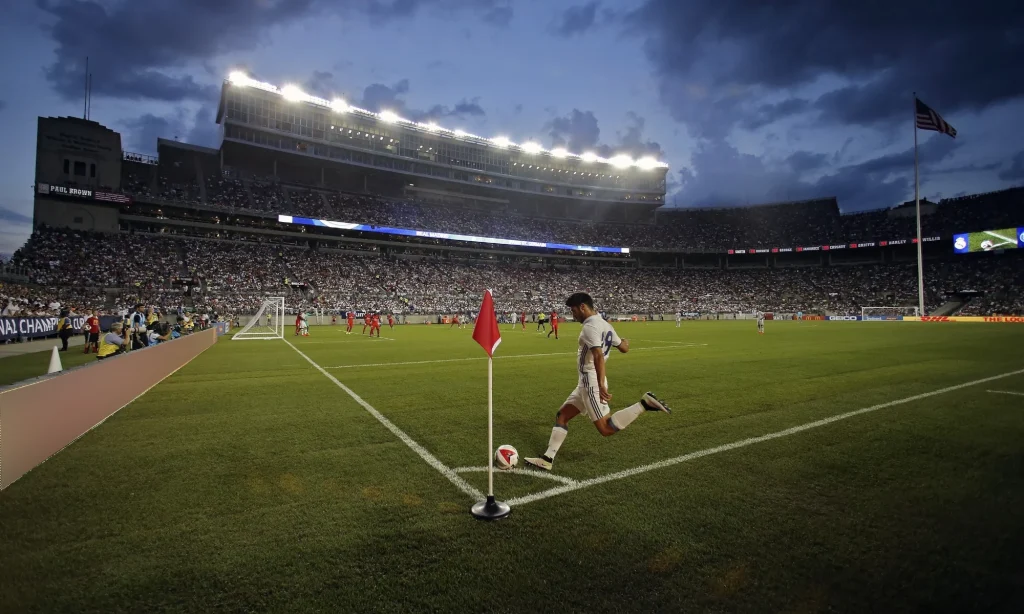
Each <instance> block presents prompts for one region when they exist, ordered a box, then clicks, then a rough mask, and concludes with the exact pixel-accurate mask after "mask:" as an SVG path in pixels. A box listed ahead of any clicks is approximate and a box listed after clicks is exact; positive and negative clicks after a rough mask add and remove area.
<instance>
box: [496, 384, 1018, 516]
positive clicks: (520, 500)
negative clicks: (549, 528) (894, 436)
mask: <svg viewBox="0 0 1024 614" xmlns="http://www.w3.org/2000/svg"><path fill="white" fill-rule="evenodd" d="M1022 373H1024V369H1018V370H1016V371H1010V372H1008V373H1002V374H1000V375H993V376H992V377H985V378H982V379H978V380H974V381H972V382H965V383H963V384H957V385H955V386H947V387H946V388H940V389H938V390H933V391H931V392H925V393H922V394H916V395H914V396H912V397H906V398H904V399H898V400H896V401H889V402H888V403H880V404H878V405H872V406H871V407H864V408H862V409H857V410H854V411H849V412H846V413H844V414H839V415H836V416H832V417H830V418H824V419H822V420H815V421H814V422H808V423H806V424H801V425H799V426H794V427H792V428H788V429H785V430H782V431H776V432H774V433H768V434H767V435H761V436H760V437H751V438H749V439H742V440H740V441H735V442H733V443H727V444H724V445H721V446H715V447H714V448H707V449H704V450H698V451H696V452H690V453H689V454H683V455H682V456H677V457H675V458H670V459H667V460H663V461H659V462H656V463H651V464H649V465H641V466H639V467H634V468H632V469H626V470H625V471H618V472H615V473H609V474H608V475H602V476H599V477H596V478H591V479H589V480H582V481H580V482H577V483H576V484H573V485H568V484H567V485H565V486H558V487H555V488H551V489H549V490H544V491H541V492H538V493H534V494H532V495H526V496H524V497H516V498H515V499H509V500H508V501H506V503H508V504H509V505H524V504H526V503H532V502H533V501H540V500H542V499H547V498H548V497H554V496H556V495H562V494H565V493H568V492H573V491H576V490H580V489H583V488H589V487H590V486H597V485H598V484H604V483H605V482H611V481H613V480H621V479H622V478H630V477H633V476H635V475H639V474H641V473H646V472H648V471H654V470H655V469H663V468H665V467H671V466H672V465H678V464H679V463H685V462H686V461H691V460H694V459H696V458H702V457H705V456H710V455H712V454H718V453H719V452H728V451H729V450H735V449H737V448H743V447H746V446H749V445H753V444H755V443H761V442H763V441H769V440H772V439H778V438H780V437H788V436H789V435H795V434H796V433H800V432H802V431H808V430H810V429H813V428H817V427H819V426H825V425H827V424H832V423H833V422H839V421H840V420H846V419H847V418H852V417H854V416H859V415H860V414H866V413H869V412H873V411H878V410H880V409H885V408H887V407H893V406H896V405H902V404H904V403H910V402H912V401H920V400H921V399H927V398H929V397H933V396H936V395H940V394H945V393H947V392H953V391H954V390H960V389H962V388H969V387H970V386H977V385H978V384H984V383H986V382H992V381H995V380H998V379H1003V378H1006V377H1010V376H1013V375H1020V374H1022Z"/></svg>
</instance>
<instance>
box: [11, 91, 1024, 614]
mask: <svg viewBox="0 0 1024 614" xmlns="http://www.w3.org/2000/svg"><path fill="white" fill-rule="evenodd" d="M216 121H217V123H218V126H219V128H220V130H221V143H220V146H219V147H218V148H207V147H202V146H198V145H194V144H190V143H185V142H178V141H175V140H165V139H160V140H159V142H158V143H157V144H156V151H157V152H158V155H157V156H155V157H154V156H148V155H144V154H138V153H132V152H128V151H124V148H123V147H122V142H121V135H120V134H118V133H117V132H116V131H114V130H111V129H109V128H107V127H105V126H102V125H100V124H99V123H96V122H93V121H91V120H86V119H79V118H74V117H40V118H39V120H38V140H37V143H38V145H37V152H36V177H35V184H34V195H35V201H34V216H33V228H34V231H33V233H32V236H31V238H30V239H29V240H28V241H27V242H26V244H25V245H24V246H23V247H22V248H21V249H20V250H18V251H17V252H16V253H15V254H14V256H13V258H12V259H11V261H10V262H8V263H5V264H4V265H3V267H2V269H0V283H2V286H0V302H2V303H3V305H4V312H3V318H2V322H3V325H2V327H0V332H2V334H3V337H2V338H3V340H4V342H5V345H3V346H2V347H3V348H4V349H5V353H4V355H3V357H2V358H0V385H3V386H5V387H4V388H2V389H0V407H2V410H3V414H2V415H0V418H2V420H3V423H2V425H0V429H2V431H0V432H2V434H3V438H2V439H0V459H2V464H0V487H2V488H3V492H2V493H0V526H2V527H3V528H2V529H0V530H2V532H3V538H4V543H5V544H10V546H9V547H8V546H6V545H5V548H4V549H5V554H4V555H3V558H2V559H0V560H2V561H3V566H4V567H5V568H6V569H8V570H9V571H7V572H5V574H6V575H7V578H6V579H5V582H4V591H3V592H4V596H3V597H0V603H2V604H4V605H5V607H4V610H5V611H11V612H14V611H36V610H45V611H52V610H75V611H106V612H110V611H156V610H202V611H210V610H236V611H239V610H240V611H249V610H270V611H283V610H292V609H294V610H303V611H307V610H308V611H318V610H333V611H379V610H387V611H432V610H442V611H452V610H455V611H463V610H474V611H481V610H483V611H512V610H523V609H526V610H541V609H549V608H551V604H552V603H559V602H561V603H564V604H565V605H564V608H565V609H567V610H570V611H576V610H587V611H613V610H623V609H625V610H629V611H694V610H695V611H765V610H770V611H778V610H787V611H790V610H792V611H835V610H841V611H869V610H875V611H879V610H885V611H888V610H892V611H1011V610H1012V607H1011V606H1010V604H1013V603H1017V604H1018V605H1019V603H1021V602H1022V600H1024V583H1022V581H1021V577H1022V576H1021V573H1022V572H1024V570H1022V568H1021V565H1020V556H1019V552H1020V548H1021V547H1022V546H1024V538H1022V534H1021V533H1020V529H1019V526H1018V525H1019V510H1020V508H1021V506H1022V505H1024V488H1022V484H1021V472H1020V471H1019V470H1018V469H1019V466H1020V462H1021V449H1020V441H1021V439H1020V438H1021V436H1022V435H1024V421H1022V418H1021V414H1020V411H1019V410H1020V407H1021V398H1022V396H1024V362H1022V361H1021V357H1020V351H1019V349H1018V348H1019V346H1020V345H1021V342H1022V341H1024V328H1022V327H1021V324H1022V323H1024V290H1022V288H1024V255H1022V254H1024V252H1021V251H1020V250H1019V249H1018V248H1021V247H1024V213H1022V208H1021V202H1022V199H1024V188H1013V189H1009V190H1002V191H997V192H990V193H982V194H974V195H967V196H959V197H955V198H949V199H943V200H940V201H939V202H934V203H933V202H928V201H921V203H920V210H921V216H920V220H921V228H920V233H919V232H918V228H917V217H916V210H915V203H914V202H913V201H911V202H910V203H904V204H902V205H899V206H895V207H892V208H889V209H881V210H877V211H872V212H868V213H859V214H844V213H843V212H842V211H841V208H840V207H841V203H840V202H838V200H837V199H836V198H835V197H833V196H830V195H827V194H823V195H821V196H820V198H817V199H814V200H809V201H799V202H784V203H766V204H762V205H757V206H736V207H725V208H709V209H699V208H698V209H692V208H691V209H675V208H669V207H665V206H664V205H665V202H666V185H667V184H666V175H667V172H668V170H669V169H668V168H667V165H666V164H665V163H663V162H662V161H659V160H656V159H654V158H647V157H642V158H639V159H634V158H632V157H630V156H627V155H614V156H612V157H609V158H605V157H601V156H599V155H597V154H596V153H594V152H585V151H584V152H570V151H566V150H565V149H551V150H548V149H545V148H544V147H542V146H541V145H540V144H538V143H536V142H532V141H530V142H524V143H514V142H511V141H510V140H509V139H508V138H505V137H501V136H495V137H481V136H477V135H473V134H468V133H466V132H463V131H461V130H458V129H454V128H453V127H450V126H441V125H438V124H434V123H420V122H415V121H411V120H408V119H405V118H402V117H400V116H398V115H396V114H394V113H390V112H387V111H383V112H380V113H374V112H371V111H367V110H364V109H360V108H357V107H355V106H352V105H350V104H348V103H347V102H346V101H343V100H337V99H336V100H326V99H322V98H318V97H316V96H312V95H309V94H306V93H305V92H303V91H301V90H300V89H299V88H297V87H295V86H288V85H282V86H277V85H274V84H270V83H265V82H261V81H257V80H255V79H252V78H251V77H249V76H248V75H246V74H243V73H240V72H235V73H232V74H231V75H230V76H229V77H228V78H227V79H225V80H224V82H223V85H222V88H221V93H220V101H219V106H218V109H217V113H216ZM886 204H888V203H880V205H886ZM919 254H920V256H921V262H922V271H921V272H922V275H923V288H921V289H922V290H923V301H921V302H923V307H924V309H923V312H922V310H921V304H920V303H919V285H918V256H919ZM488 290H489V291H490V292H491V296H493V312H482V311H481V304H482V302H483V301H484V299H485V292H486V291H488ZM575 292H586V293H588V294H589V295H590V296H591V297H593V301H594V304H595V309H596V310H597V311H598V312H599V314H600V316H599V317H601V319H602V321H604V320H607V321H608V322H610V323H611V324H612V325H613V326H614V327H615V330H616V331H617V333H618V334H619V335H621V337H622V338H628V339H629V355H628V356H621V357H619V356H616V357H615V360H613V361H611V363H610V366H609V367H608V373H609V378H608V379H609V380H610V381H611V382H612V389H611V392H612V393H614V400H613V401H611V403H610V405H611V406H612V408H613V409H614V408H616V407H622V406H624V405H628V404H629V403H633V402H634V401H635V399H638V398H647V397H645V396H644V395H645V394H646V393H647V392H648V391H654V392H656V393H657V398H659V399H664V400H665V403H667V404H668V405H671V407H672V409H673V410H674V411H673V412H672V414H671V415H650V416H648V415H643V416H642V417H641V418H640V419H639V420H638V421H637V422H636V424H635V426H632V427H631V428H630V429H629V431H626V432H624V433H621V434H619V435H617V436H616V437H613V438H610V439H607V440H604V439H602V438H601V434H600V433H595V432H594V431H593V429H589V428H588V427H586V426H585V424H584V422H585V419H580V420H577V421H575V422H573V423H572V426H571V427H570V429H569V432H570V433H572V437H569V438H568V439H567V440H566V443H565V445H564V447H563V448H562V451H561V452H559V454H558V463H557V464H556V465H555V469H554V470H553V471H551V472H542V471H537V470H534V469H531V468H530V466H529V465H527V464H524V463H520V465H519V466H518V467H516V468H515V469H511V470H508V471H497V472H496V474H495V475H493V476H491V473H490V467H489V464H490V461H491V459H492V458H493V456H492V455H493V452H492V451H493V450H494V448H495V447H496V446H497V445H498V444H510V445H513V446H515V447H516V448H517V449H518V452H519V455H520V456H521V457H524V458H525V457H529V456H534V455H539V454H541V453H543V452H544V446H545V442H546V441H548V438H549V433H550V432H551V428H552V427H551V420H552V416H554V415H555V412H556V411H557V410H558V408H559V405H560V404H561V403H562V401H563V399H564V398H565V396H564V395H565V392H566V391H568V390H570V389H571V387H572V384H573V377H574V373H573V371H572V369H571V366H570V365H569V363H570V361H571V360H572V359H573V358H572V357H573V356H575V355H576V353H577V352H576V349H577V341H576V338H577V336H578V335H580V331H581V326H580V324H579V323H578V322H574V321H573V318H572V315H571V314H570V309H569V307H567V306H566V299H567V297H569V296H570V295H571V294H573V293H575ZM481 313H484V314H485V318H484V319H482V320H481V319H479V318H478V315H479V314H481ZM491 313H493V314H494V315H493V316H492V315H490V314H491ZM135 314H142V315H140V317H141V318H142V321H143V326H136V320H135V317H136V316H135ZM350 314H351V315H352V317H353V318H354V319H357V320H358V321H357V322H356V324H355V326H354V328H352V325H351V324H350V323H349V324H348V325H346V321H347V320H348V321H349V322H351V320H349V315H350ZM374 314H376V315H377V316H378V317H381V318H385V320H388V319H390V320H391V322H390V323H389V322H387V321H385V323H384V324H383V326H380V327H378V328H377V336H376V337H374V336H371V335H372V332H373V328H372V327H371V335H367V334H365V330H366V328H367V327H366V326H364V324H363V318H364V317H365V318H368V320H367V321H369V320H372V318H373V315H374ZM549 314H551V315H549ZM554 314H557V315H554ZM89 316H93V317H94V318H95V320H96V324H95V328H92V329H90V328H89V327H90V326H91V325H90V324H89V323H88V322H87V321H86V318H87V317H89ZM300 316H301V317H300ZM300 319H304V320H305V322H306V324H308V329H307V328H306V325H305V324H304V325H303V329H304V330H303V331H302V334H300ZM491 319H493V320H496V321H497V327H498V328H497V330H498V331H499V333H500V335H501V343H500V345H499V346H497V349H496V350H494V355H493V359H492V360H488V355H487V354H486V353H484V352H483V351H481V347H480V345H478V341H475V340H474V330H473V329H474V326H479V325H480V324H481V323H483V324H486V325H488V326H489V325H490V320H491ZM757 320H761V321H762V322H763V321H764V320H767V326H765V329H764V332H765V334H763V335H758V334H757V330H758V328H757V326H758V325H757V324H756V321H757ZM552 322H558V323H559V325H560V326H559V329H560V334H558V333H556V334H555V336H554V337H552V336H551V333H552V332H554V331H552V329H551V324H552ZM122 323H123V324H122ZM114 327H117V328H114ZM360 328H362V329H363V332H362V334H361V333H360ZM83 331H84V332H83ZM90 331H93V332H96V333H98V334H99V335H101V337H102V339H103V340H104V341H101V342H100V344H99V345H100V346H101V348H108V349H109V353H107V354H104V355H103V358H104V360H98V359H97V356H98V355H97V353H96V351H100V348H97V349H96V351H93V352H90V351H89V349H88V345H87V344H88V343H89V338H88V335H89V333H90ZM116 331H123V332H122V333H121V336H117V335H115V337H117V338H118V339H119V340H120V341H121V342H122V343H123V346H116V344H114V345H111V343H110V342H107V341H105V340H106V339H107V338H108V337H107V335H108V334H113V333H114V332H116ZM382 331H383V335H381V332H382ZM129 332H130V333H131V334H130V335H129ZM137 336H138V337H140V339H134V337H137ZM55 339H56V340H55ZM243 340H244V341H247V342H246V343H240V342H237V343H236V342H235V341H243ZM61 342H62V343H63V345H64V349H63V350H60V351H59V353H58V350H57V349H56V348H55V347H54V346H55V344H56V343H61ZM83 348H85V349H84V350H83ZM103 351H107V350H103ZM581 355H582V354H581ZM54 361H56V366H55V363H54ZM602 364H603V363H602ZM47 365H49V367H50V368H49V369H48V368H47ZM489 368H493V419H492V420H489V419H488V398H489V394H491V393H489V388H488V372H489V371H488V370H489ZM48 370H49V371H51V372H50V373H47V371H48ZM623 411H625V410H623ZM491 425H493V441H488V430H489V426H491ZM556 427H557V423H556ZM623 428H624V427H623ZM1015 468H1016V469H1015ZM489 477H493V483H492V482H490V480H489ZM492 484H493V486H492ZM492 487H493V489H494V491H495V495H496V496H497V498H498V499H500V500H502V501H504V502H507V503H508V504H509V505H510V506H511V510H512V511H513V513H512V514H511V515H510V516H509V518H508V519H506V520H502V521H501V522H496V523H479V522H477V521H476V520H474V518H473V516H472V515H471V514H470V506H471V505H472V504H474V503H477V502H479V501H480V500H481V499H483V498H484V497H485V496H486V495H487V494H488V492H489V490H490V489H491V488H492ZM598 565H599V566H600V567H601V569H600V571H595V570H594V568H595V567H596V566H598Z"/></svg>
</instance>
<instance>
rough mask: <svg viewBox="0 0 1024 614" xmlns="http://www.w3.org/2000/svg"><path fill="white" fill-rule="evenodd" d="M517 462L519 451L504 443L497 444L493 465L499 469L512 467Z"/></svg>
mask: <svg viewBox="0 0 1024 614" xmlns="http://www.w3.org/2000/svg"><path fill="white" fill-rule="evenodd" d="M518 464H519V452H516V449H515V448H513V447H512V446H510V445H508V444H505V445H503V446H498V449H497V450H495V452H494V466H495V467H497V468H498V469H501V470H503V471H504V470H508V469H512V468H513V467H515V466H516V465H518Z"/></svg>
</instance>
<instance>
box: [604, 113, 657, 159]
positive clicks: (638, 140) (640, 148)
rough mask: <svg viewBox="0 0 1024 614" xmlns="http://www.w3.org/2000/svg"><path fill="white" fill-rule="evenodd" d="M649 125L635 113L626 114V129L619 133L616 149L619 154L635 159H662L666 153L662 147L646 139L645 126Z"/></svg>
mask: <svg viewBox="0 0 1024 614" xmlns="http://www.w3.org/2000/svg"><path fill="white" fill-rule="evenodd" d="M646 123H647V120H645V119H644V118H643V117H640V116H639V115H637V114H636V113H634V112H633V111H628V112H627V113H626V129H625V130H624V131H622V132H619V133H618V137H619V142H618V145H617V146H616V147H615V149H616V150H617V151H618V152H619V153H622V152H625V153H628V154H630V155H632V156H634V157H639V156H646V155H652V156H654V157H657V158H660V157H661V156H662V155H663V154H664V152H663V151H662V150H661V145H660V144H658V143H657V142H655V141H648V140H645V139H644V124H646Z"/></svg>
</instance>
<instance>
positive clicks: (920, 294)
mask: <svg viewBox="0 0 1024 614" xmlns="http://www.w3.org/2000/svg"><path fill="white" fill-rule="evenodd" d="M913 120H914V208H915V209H916V210H917V309H918V315H919V316H924V315H927V314H926V313H925V312H924V256H923V255H922V250H921V180H920V175H919V173H918V163H917V92H914V115H913Z"/></svg>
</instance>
